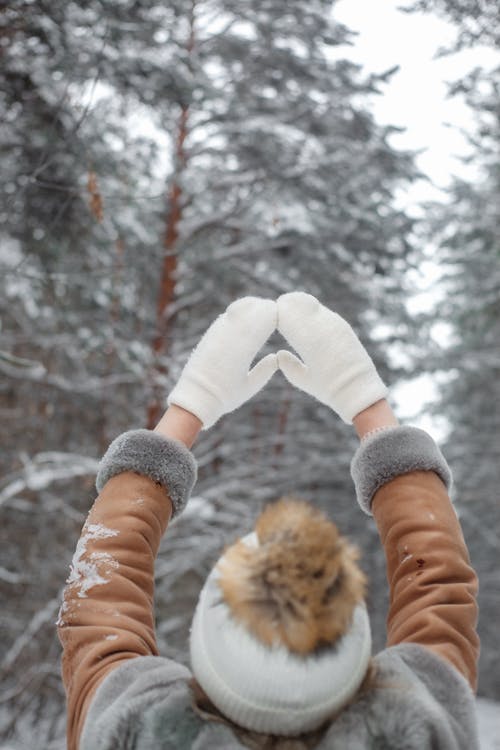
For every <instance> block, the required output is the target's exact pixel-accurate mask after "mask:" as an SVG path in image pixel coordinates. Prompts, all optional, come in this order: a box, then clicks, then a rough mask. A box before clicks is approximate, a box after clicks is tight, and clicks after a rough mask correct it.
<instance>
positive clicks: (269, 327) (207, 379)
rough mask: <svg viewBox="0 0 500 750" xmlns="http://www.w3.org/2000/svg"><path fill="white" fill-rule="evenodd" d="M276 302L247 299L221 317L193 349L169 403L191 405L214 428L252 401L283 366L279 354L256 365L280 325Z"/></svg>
mask: <svg viewBox="0 0 500 750" xmlns="http://www.w3.org/2000/svg"><path fill="white" fill-rule="evenodd" d="M276 322H277V307H276V302H275V301H274V300H268V299H261V298H259V297H242V298H241V299H239V300H236V302H233V303H232V304H231V305H229V307H228V308H227V310H226V311H225V312H224V313H222V315H219V317H218V318H217V319H216V320H215V321H214V322H213V323H212V325H211V326H210V328H209V329H208V331H206V333H205V334H204V336H203V337H202V338H201V340H200V342H199V343H198V345H197V347H196V348H195V349H194V350H193V351H192V353H191V356H190V357H189V359H188V361H187V363H186V366H185V367H184V370H183V371H182V373H181V376H180V378H179V380H178V382H177V384H176V386H175V387H174V389H173V391H172V392H171V393H170V395H169V397H168V404H169V405H170V404H176V405H177V406H182V407H183V408H184V409H187V410H188V411H190V412H191V413H192V414H194V415H195V416H197V417H198V419H200V420H201V421H202V422H203V429H208V428H209V427H211V426H212V425H213V424H214V423H215V422H216V421H217V420H218V419H219V418H220V417H221V416H222V415H223V414H227V413H228V412H230V411H233V410H234V409H237V408H238V407H239V406H241V405H242V404H244V403H245V401H248V399H249V398H251V397H252V396H254V395H255V394H256V393H257V392H258V391H260V389H261V388H262V387H263V386H264V385H265V384H266V383H267V381H268V380H269V379H270V378H271V377H272V375H273V373H275V372H276V370H277V369H278V361H277V356H276V354H268V355H267V356H266V357H264V358H263V359H261V360H260V362H258V363H257V364H256V365H255V366H254V367H253V368H252V369H251V370H250V372H249V369H250V365H251V363H252V361H253V359H254V357H255V355H256V354H257V352H258V351H259V349H260V348H261V347H262V346H263V344H265V342H266V341H267V339H268V338H269V336H270V335H271V334H272V333H273V331H274V330H275V328H276Z"/></svg>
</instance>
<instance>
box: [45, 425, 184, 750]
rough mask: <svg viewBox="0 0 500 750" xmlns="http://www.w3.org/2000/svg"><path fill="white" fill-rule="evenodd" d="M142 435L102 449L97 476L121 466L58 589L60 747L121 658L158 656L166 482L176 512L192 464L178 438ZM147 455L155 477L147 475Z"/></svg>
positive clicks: (168, 510) (73, 735) (75, 737)
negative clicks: (156, 605) (157, 595)
mask: <svg viewBox="0 0 500 750" xmlns="http://www.w3.org/2000/svg"><path fill="white" fill-rule="evenodd" d="M144 433H147V431H146V430H144V431H142V430H138V431H134V433H126V434H125V437H124V436H121V438H122V440H121V441H120V440H118V441H115V442H114V443H113V444H112V445H111V446H110V448H109V449H108V452H107V454H106V456H105V458H104V459H103V463H102V465H101V470H100V472H99V475H98V478H99V477H102V476H103V474H104V475H106V471H108V467H109V466H110V465H111V466H115V467H116V466H120V467H121V469H120V471H116V472H112V471H111V472H109V474H110V476H109V477H107V481H104V480H103V481H102V482H101V491H100V494H99V496H98V498H97V499H96V501H95V503H94V505H93V507H92V509H91V511H90V513H89V515H88V517H87V520H86V522H85V525H84V527H83V529H82V533H81V536H80V539H79V541H78V544H77V548H76V552H75V554H74V557H73V561H72V565H71V572H70V576H69V578H68V581H67V585H66V588H65V590H64V595H63V603H62V606H61V609H60V613H59V619H58V622H57V627H58V635H59V639H60V641H61V644H62V647H63V658H62V675H63V682H64V686H65V689H66V696H67V717H68V718H67V746H68V750H76V749H77V748H78V743H79V737H80V734H81V731H82V727H83V724H84V721H85V717H86V714H87V711H88V708H89V705H90V703H91V701H92V697H93V695H94V694H95V691H96V689H97V688H98V686H99V685H100V684H101V683H102V681H103V680H104V678H105V677H106V676H107V675H108V674H109V673H110V672H112V671H113V670H114V669H116V668H117V667H119V666H120V665H121V664H123V663H125V662H126V661H127V660H129V659H132V658H134V657H137V656H151V655H156V654H158V648H157V644H156V637H155V628H154V612H153V594H154V564H155V559H156V555H157V553H158V548H159V545H160V541H161V538H162V536H163V533H164V532H165V530H166V528H167V524H168V522H169V520H170V518H171V515H172V510H173V503H172V500H171V497H170V495H169V490H168V487H167V486H166V482H167V481H169V480H171V481H172V482H173V485H174V487H175V488H176V490H175V491H176V502H177V507H178V508H181V507H183V506H184V505H185V503H186V502H187V499H188V496H189V492H190V491H191V488H192V486H193V484H194V481H195V477H196V464H195V461H194V458H193V456H192V454H191V453H190V452H189V451H188V450H187V449H186V448H185V446H183V445H182V444H181V443H178V441H175V440H167V439H165V438H159V436H157V435H154V438H153V439H152V440H151V438H150V435H149V434H147V435H146V436H145V435H144ZM124 446H125V450H124ZM155 450H156V451H157V452H158V454H159V463H160V466H161V469H162V473H161V474H160V475H158V474H155V476H154V477H151V476H150V475H149V474H150V471H149V469H150V467H151V466H153V467H154V466H155V453H154V452H155ZM131 455H132V456H133V460H132V461H130V456H131ZM127 461H130V467H131V468H129V470H126V466H127ZM136 472H143V473H136ZM162 481H163V482H165V484H161V483H160V482H162ZM98 483H99V481H98Z"/></svg>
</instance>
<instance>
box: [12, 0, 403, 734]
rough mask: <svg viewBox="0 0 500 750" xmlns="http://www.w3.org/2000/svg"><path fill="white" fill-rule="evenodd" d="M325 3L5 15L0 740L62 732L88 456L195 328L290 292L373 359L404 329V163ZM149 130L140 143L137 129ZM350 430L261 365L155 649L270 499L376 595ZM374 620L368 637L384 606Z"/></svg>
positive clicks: (164, 379) (222, 439) (167, 595)
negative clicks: (390, 329) (356, 557)
mask: <svg viewBox="0 0 500 750" xmlns="http://www.w3.org/2000/svg"><path fill="white" fill-rule="evenodd" d="M332 7H333V5H332V3H331V2H326V0H316V2H314V3H311V2H305V0H293V1H292V2H288V3H287V4H286V8H285V7H284V6H283V4H282V3H280V2H277V1H276V0H267V1H266V2H250V0H245V1H244V2H229V1H228V2H210V3H209V2H208V1H207V0H196V1H195V2H193V0H177V2H173V3H169V4H168V5H165V4H160V3H150V2H141V1H140V0H139V1H138V2H137V1H136V2H132V1H131V0H130V2H128V1H125V2H123V1H120V2H115V1H114V0H111V1H110V2H108V3H101V2H97V0H94V1H91V2H89V3H68V4H61V3H53V4H44V5H43V6H42V5H40V4H34V3H30V2H20V3H18V4H17V5H16V6H15V7H13V6H12V7H11V8H10V9H9V10H8V12H7V13H5V14H4V15H3V17H2V23H3V24H4V25H3V27H2V41H3V46H2V50H3V52H2V55H3V58H2V63H3V65H2V69H1V72H0V75H1V76H2V81H1V83H2V90H5V91H6V92H7V93H6V94H5V95H4V96H5V98H4V100H3V102H2V104H1V106H2V108H3V109H5V112H6V114H7V117H6V118H5V120H3V123H4V124H3V126H2V130H1V131H0V138H1V142H2V150H3V152H4V153H5V163H6V170H5V172H4V173H3V177H2V180H3V184H2V189H3V196H4V198H7V199H8V200H9V203H8V204H6V205H7V207H6V209H2V216H3V219H4V224H3V227H2V246H1V247H2V250H1V252H2V255H1V258H2V263H3V264H4V265H5V266H6V273H5V274H3V273H2V274H1V279H0V284H1V285H2V287H1V289H2V294H1V295H0V305H2V313H3V315H2V318H3V322H2V326H3V328H2V334H3V344H2V351H4V350H5V354H3V355H2V357H0V368H1V369H2V371H3V373H4V374H5V375H6V376H7V377H6V379H5V381H4V384H3V385H2V388H3V390H2V409H3V412H2V413H3V416H4V417H5V419H4V420H2V427H0V430H1V433H0V434H1V439H2V444H4V443H5V444H6V445H7V446H8V451H7V452H6V454H5V458H3V459H2V461H3V463H2V475H3V476H2V480H1V484H0V502H2V504H3V509H2V510H3V514H4V521H3V523H2V529H1V531H0V534H1V537H0V538H1V542H2V544H1V545H0V550H1V555H2V558H1V561H0V565H3V566H4V567H3V568H2V571H3V573H2V575H3V578H2V585H5V586H6V588H7V591H8V597H7V606H6V607H5V608H4V618H3V621H2V627H3V635H4V638H2V643H3V644H5V647H4V651H3V653H2V656H1V658H2V660H3V662H2V663H3V671H2V695H1V698H2V700H1V701H0V736H1V737H2V738H4V737H14V738H15V739H16V740H17V741H18V742H20V743H21V744H22V743H23V742H24V744H26V745H29V746H30V747H33V744H32V743H33V726H34V725H36V727H37V742H39V743H40V745H39V746H40V747H44V748H45V747H48V746H49V743H50V742H52V741H54V742H55V741H56V738H57V737H59V736H61V731H62V724H63V718H62V711H61V707H62V700H63V696H62V690H61V685H60V681H59V669H58V664H57V660H58V655H59V652H58V647H57V643H56V641H55V639H54V632H53V627H52V622H53V619H55V613H56V610H57V606H58V597H59V590H60V587H61V585H62V582H63V580H64V577H65V575H66V571H67V562H69V559H70V557H71V553H72V550H73V546H74V540H75V539H76V537H77V534H78V532H79V528H80V526H81V524H82V522H83V518H84V514H85V512H86V510H87V509H88V507H89V505H90V503H91V501H92V496H93V490H92V480H93V477H92V472H93V470H94V467H95V461H92V460H89V457H93V458H96V457H97V456H99V455H100V454H101V453H102V450H103V447H104V444H105V443H106V442H107V440H109V439H110V438H112V437H113V436H114V435H115V434H116V433H118V432H119V431H121V430H124V429H127V428H129V427H132V426H136V425H137V426H138V425H141V424H143V423H144V420H145V417H146V411H147V407H148V406H149V407H151V404H152V405H153V406H155V404H154V398H153V399H152V400H151V398H150V396H151V395H153V396H154V397H156V398H158V393H159V394H160V396H161V397H163V398H164V397H165V396H166V393H167V391H168V389H169V388H170V386H171V385H172V384H173V382H174V380H175V378H176V377H177V375H178V374H179V372H180V368H181V367H182V365H183V363H184V361H185V359H186V356H187V353H188V351H189V349H190V348H191V347H192V346H194V345H195V344H196V342H197V340H198V338H199V336H200V334H201V333H202V332H203V330H204V328H205V327H206V326H207V325H208V323H209V322H210V321H211V320H212V319H213V318H214V317H215V315H216V314H218V313H219V312H221V311H222V310H223V309H224V307H225V306H226V304H227V303H228V302H229V301H231V300H232V299H234V298H235V297H237V296H239V295H243V294H259V295H262V296H272V297H275V296H277V295H278V294H280V293H281V292H283V291H288V290H290V289H295V288H303V289H307V290H308V291H310V292H313V293H315V294H317V295H318V296H319V297H320V298H321V300H322V301H323V302H325V303H326V304H328V305H330V306H331V307H334V308H335V309H337V310H338V311H339V312H340V313H341V314H343V315H345V316H346V317H348V318H349V320H350V321H351V322H352V323H353V324H354V325H355V327H356V329H357V330H358V332H359V333H360V334H361V335H362V338H363V340H364V341H365V342H366V343H367V344H368V345H369V346H370V343H369V342H370V334H371V327H372V326H374V325H376V324H377V323H379V322H381V321H382V320H385V321H386V322H387V321H389V322H390V323H392V324H393V326H395V325H396V321H400V320H402V319H403V315H404V313H403V310H402V295H401V293H400V285H401V278H402V274H403V272H404V269H405V256H406V253H407V250H408V238H409V233H410V230H411V221H410V220H409V219H408V217H407V216H406V215H405V214H404V213H403V212H401V211H397V210H395V209H394V208H393V197H394V192H395V190H396V188H397V187H403V186H404V185H405V184H407V183H408V182H409V181H410V180H411V178H412V176H413V174H414V168H413V165H412V160H411V157H410V156H409V155H407V154H402V153H398V152H396V151H394V149H392V148H391V146H390V144H389V142H388V139H389V136H390V132H391V129H390V128H381V127H379V126H378V125H377V124H376V123H375V122H374V121H373V118H372V117H371V115H370V112H369V108H368V100H369V98H370V97H371V96H372V95H376V92H377V90H379V89H380V88H381V87H382V86H383V82H384V76H378V77H369V76H365V75H364V74H363V73H362V72H361V70H360V69H359V68H357V67H356V66H354V65H352V64H351V63H348V62H346V61H345V60H343V59H342V45H344V44H346V43H347V42H348V40H349V36H350V35H349V32H348V30H347V29H345V28H343V27H342V26H340V25H339V24H337V23H336V22H335V20H334V16H333V18H332V16H331V10H332ZM138 119H139V120H140V122H139V125H138V124H137V122H138ZM151 123H152V124H153V125H154V126H155V127H156V128H157V131H160V132H161V133H163V134H164V136H165V140H164V141H160V145H158V142H157V138H156V136H154V137H152V136H144V135H141V133H142V132H143V131H144V130H145V129H146V126H147V128H149V129H150V124H151ZM11 197H12V198H13V200H10V198H11ZM403 330H404V329H403ZM275 344H278V345H280V346H281V345H283V342H278V341H273V342H272V344H271V345H273V346H274V345H275ZM370 348H371V350H372V353H373V354H374V355H375V358H376V359H377V360H378V361H380V363H381V364H383V362H384V357H383V352H382V351H378V350H376V349H374V348H373V346H372V347H370ZM384 371H385V373H386V374H389V373H388V370H387V369H385V370H384ZM151 376H153V379H155V380H157V381H158V383H159V385H160V387H161V389H160V390H159V391H158V390H156V391H155V389H151V381H150V377H151ZM34 386H35V387H34ZM151 391H153V392H152V393H151ZM350 436H351V432H350V431H349V430H348V429H347V428H345V427H344V426H343V425H342V424H341V423H340V422H339V420H338V419H336V418H335V416H334V415H333V414H331V413H330V412H329V411H328V410H327V409H325V408H323V407H322V406H320V405H319V404H316V403H315V402H313V401H312V400H311V399H309V398H307V397H305V396H303V395H302V394H300V393H298V392H292V391H291V390H290V389H289V388H288V386H287V385H286V384H285V382H284V381H283V380H282V379H281V376H280V375H279V374H277V375H276V376H275V378H274V380H273V382H272V383H271V385H270V386H269V388H268V389H267V390H266V391H265V392H264V394H263V395H262V397H260V398H259V399H258V401H255V402H253V403H251V404H249V405H248V406H247V407H245V408H243V409H242V410H241V411H240V412H239V413H238V414H235V415H232V416H231V417H230V418H228V419H224V420H222V421H221V423H220V424H219V425H218V426H217V427H216V428H215V429H214V430H213V431H211V432H210V433H208V434H206V433H205V434H204V435H203V439H202V440H200V442H199V445H198V446H197V447H196V455H197V457H198V460H199V464H200V481H199V484H198V488H197V494H198V497H197V498H196V499H194V500H193V502H192V504H191V510H190V511H189V510H188V512H186V514H185V516H184V517H183V518H181V519H180V521H179V523H178V524H176V525H175V527H173V528H172V529H171V531H170V533H169V535H168V539H167V546H166V549H165V555H163V556H162V557H161V560H160V564H159V568H158V581H157V583H158V586H157V590H158V603H159V617H158V634H159V639H160V642H161V645H162V648H163V651H164V652H165V653H167V654H172V655H176V656H178V655H179V654H181V655H184V656H185V646H186V636H187V624H188V622H189V619H190V616H191V613H192V609H193V604H194V601H195V598H196V594H197V589H198V588H199V586H200V585H201V582H202V580H203V578H204V575H205V573H206V571H207V569H208V566H209V564H210V562H211V561H212V560H213V559H214V557H215V556H216V555H217V554H218V552H219V550H220V547H221V545H222V544H223V542H224V541H225V540H227V539H229V538H230V537H231V535H232V534H234V533H236V531H238V530H240V529H241V528H242V527H243V526H247V525H248V524H250V523H251V520H252V519H253V518H254V516H255V515H256V513H257V511H258V506H259V504H261V503H262V502H265V501H267V500H269V499H271V498H273V497H275V496H276V495H278V494H281V493H282V492H287V491H290V490H293V491H295V492H296V493H298V494H301V495H303V496H304V497H307V498H310V499H311V500H313V501H314V502H317V503H318V504H320V505H322V506H323V507H328V508H329V510H330V512H331V513H332V515H334V516H335V517H336V518H337V519H338V520H339V521H340V523H341V524H342V525H343V527H344V529H345V530H346V531H356V533H357V534H358V539H359V541H360V542H362V545H363V547H364V549H365V551H366V560H367V566H368V567H370V568H371V570H372V572H373V571H377V570H378V574H377V575H379V578H377V576H376V575H375V577H374V584H373V585H374V588H375V590H376V589H377V585H378V581H380V583H381V582H382V581H383V562H382V559H381V557H380V556H379V555H377V554H376V552H375V550H376V549H377V546H376V544H374V543H373V542H374V535H373V533H372V531H370V530H369V528H368V526H367V525H366V520H365V518H364V516H362V515H361V514H360V513H359V512H358V510H357V508H356V507H355V505H354V499H353V492H352V488H351V483H350V479H349V475H348V462H349V458H350V455H351V450H352V447H353V444H354V441H350ZM72 477H73V478H72ZM78 477H81V479H78ZM214 511H216V513H214ZM374 616H375V617H376V618H377V621H378V622H379V625H380V627H379V628H378V629H379V631H380V632H379V640H380V638H381V633H382V623H383V620H384V617H385V611H384V609H383V606H380V607H378V608H377V612H375V613H374ZM20 676H21V677H22V679H21V677H20ZM23 680H24V681H25V682H24V681H23ZM25 684H29V685H30V686H31V687H29V689H28V688H26V689H24V688H23V689H22V690H21V691H18V687H19V685H21V686H24V685H25ZM41 716H43V722H41V721H40V717H41ZM30 743H31V744H30Z"/></svg>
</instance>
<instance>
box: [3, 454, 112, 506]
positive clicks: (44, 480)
mask: <svg viewBox="0 0 500 750" xmlns="http://www.w3.org/2000/svg"><path fill="white" fill-rule="evenodd" d="M22 459H23V463H24V467H23V468H22V469H21V470H20V471H18V472H13V473H11V474H9V475H8V476H7V477H5V478H4V481H3V487H1V489H0V506H1V505H3V504H4V503H7V502H8V501H9V500H12V499H13V498H15V497H18V496H19V495H20V494H21V493H22V492H24V491H25V490H42V489H45V488H46V487H48V486H49V485H51V484H52V483H53V482H57V481H59V480H62V479H72V478H73V477H78V476H88V475H92V474H95V473H96V472H97V468H98V466H99V462H98V460H97V459H95V458H88V457H87V456H81V455H79V454H75V453H62V452H61V453H59V452H54V451H52V452H44V453H38V454H36V455H35V456H34V457H33V458H28V457H27V456H25V455H24V456H23V457H22Z"/></svg>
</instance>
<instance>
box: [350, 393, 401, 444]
mask: <svg viewBox="0 0 500 750" xmlns="http://www.w3.org/2000/svg"><path fill="white" fill-rule="evenodd" d="M352 423H353V425H354V428H355V430H356V433H357V435H358V437H359V438H360V440H361V439H362V438H364V437H366V436H367V435H368V433H371V432H379V431H381V430H383V429H385V428H387V427H397V426H398V425H399V421H398V419H397V418H396V415H395V414H394V412H393V411H392V409H391V407H390V406H389V404H388V402H387V401H386V399H385V398H384V399H381V400H380V401H377V402H376V403H374V404H372V405H371V406H369V407H368V408H367V409H363V411H361V412H360V413H359V414H357V415H356V416H355V417H354V419H353V420H352Z"/></svg>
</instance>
